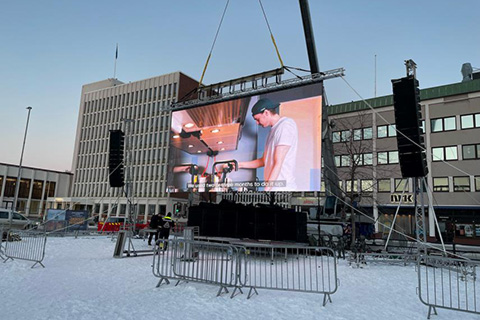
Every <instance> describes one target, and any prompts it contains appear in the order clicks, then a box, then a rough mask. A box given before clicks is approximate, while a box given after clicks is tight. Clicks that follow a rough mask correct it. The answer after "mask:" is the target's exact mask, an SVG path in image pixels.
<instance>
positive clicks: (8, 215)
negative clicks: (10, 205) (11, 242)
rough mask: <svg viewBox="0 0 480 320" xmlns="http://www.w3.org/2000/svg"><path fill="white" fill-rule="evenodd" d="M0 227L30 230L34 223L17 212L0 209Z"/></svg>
mask: <svg viewBox="0 0 480 320" xmlns="http://www.w3.org/2000/svg"><path fill="white" fill-rule="evenodd" d="M0 226H3V227H7V228H8V227H11V228H14V229H30V228H33V227H35V226H36V223H35V222H33V221H32V220H30V219H28V218H27V217H25V216H24V215H22V214H21V213H19V212H16V211H13V210H10V209H0Z"/></svg>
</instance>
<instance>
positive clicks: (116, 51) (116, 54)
mask: <svg viewBox="0 0 480 320" xmlns="http://www.w3.org/2000/svg"><path fill="white" fill-rule="evenodd" d="M117 58H118V43H117V50H115V60H116V59H117Z"/></svg>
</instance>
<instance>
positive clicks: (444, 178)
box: [324, 80, 480, 243]
mask: <svg viewBox="0 0 480 320" xmlns="http://www.w3.org/2000/svg"><path fill="white" fill-rule="evenodd" d="M420 96H421V107H422V126H423V128H422V130H423V133H424V137H425V148H426V156H427V164H428V168H429V174H428V176H427V177H426V181H427V186H426V187H424V189H425V190H427V189H429V190H430V191H431V193H432V196H433V197H432V204H433V208H434V210H435V213H436V216H437V218H438V220H439V225H440V229H441V230H442V234H443V235H444V237H446V238H449V240H451V238H452V237H455V238H456V239H457V240H458V239H460V240H462V239H463V240H464V242H465V243H469V242H472V241H473V240H475V241H476V242H478V243H480V221H479V220H480V218H479V217H480V80H470V81H465V82H460V83H454V84H450V85H445V86H439V87H434V88H427V89H422V90H421V93H420ZM329 115H330V119H331V125H332V126H333V130H332V131H333V134H332V140H333V143H334V149H335V163H336V166H337V169H338V174H339V179H340V184H341V187H342V189H343V190H344V191H345V193H346V195H348V194H354V195H355V196H356V197H357V199H355V200H356V201H357V203H358V204H359V207H361V208H363V209H364V210H365V212H366V213H367V214H369V215H371V216H372V218H373V219H374V221H376V229H377V231H379V232H384V233H386V232H388V228H387V227H385V226H389V225H390V224H391V223H392V220H393V216H394V213H395V212H396V209H397V206H398V204H399V202H400V199H402V200H403V201H402V205H401V208H400V211H399V212H400V215H399V216H398V217H397V221H396V223H395V228H396V229H397V230H398V231H402V232H404V233H406V234H409V235H412V236H414V234H415V215H414V210H413V208H414V207H413V206H414V204H413V193H414V190H413V185H412V180H407V179H402V176H401V171H400V165H399V155H398V148H397V139H396V135H397V132H396V130H395V129H396V128H395V115H394V110H393V96H384V97H378V98H374V99H368V100H366V101H355V102H351V103H345V104H339V105H333V106H330V107H329ZM324 170H325V168H324ZM352 191H353V192H352ZM402 194H403V195H404V196H403V197H402ZM425 201H427V199H426V198H425ZM427 216H428V213H427ZM428 227H429V228H428V229H429V230H428V231H429V235H430V236H431V237H435V236H437V237H438V234H436V233H435V225H434V220H433V219H428ZM457 242H458V241H457ZM460 242H461V241H460Z"/></svg>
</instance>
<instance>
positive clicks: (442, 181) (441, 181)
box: [433, 177, 448, 192]
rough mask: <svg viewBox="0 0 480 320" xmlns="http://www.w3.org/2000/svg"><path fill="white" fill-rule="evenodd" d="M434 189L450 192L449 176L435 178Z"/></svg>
mask: <svg viewBox="0 0 480 320" xmlns="http://www.w3.org/2000/svg"><path fill="white" fill-rule="evenodd" d="M433 191H435V192H448V178H447V177H443V178H438V177H437V178H433Z"/></svg>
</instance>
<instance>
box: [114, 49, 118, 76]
mask: <svg viewBox="0 0 480 320" xmlns="http://www.w3.org/2000/svg"><path fill="white" fill-rule="evenodd" d="M117 58H118V43H117V49H116V50H115V65H114V67H113V79H117V78H116V76H117Z"/></svg>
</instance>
